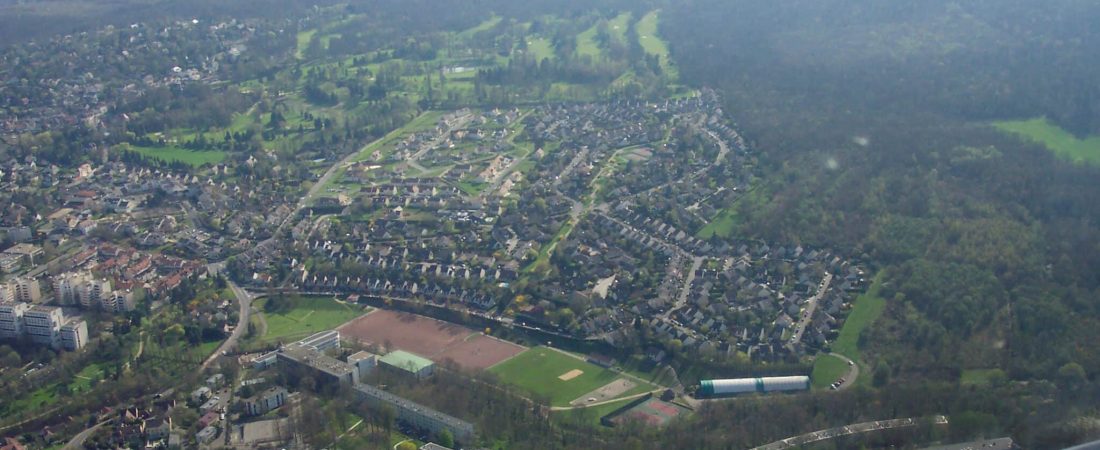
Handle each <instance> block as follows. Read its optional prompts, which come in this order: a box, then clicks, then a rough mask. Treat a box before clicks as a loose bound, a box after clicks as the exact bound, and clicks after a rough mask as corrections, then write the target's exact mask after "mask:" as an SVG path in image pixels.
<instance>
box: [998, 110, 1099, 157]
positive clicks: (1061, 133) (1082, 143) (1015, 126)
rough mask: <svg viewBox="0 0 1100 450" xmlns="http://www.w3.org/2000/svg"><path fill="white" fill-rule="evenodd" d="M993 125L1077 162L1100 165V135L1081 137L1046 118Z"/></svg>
mask: <svg viewBox="0 0 1100 450" xmlns="http://www.w3.org/2000/svg"><path fill="white" fill-rule="evenodd" d="M993 126H995V127H997V129H1000V130H1002V131H1006V132H1009V133H1013V134H1017V135H1020V136H1023V137H1025V138H1028V139H1031V140H1034V141H1036V142H1039V143H1040V144H1043V145H1044V146H1046V148H1048V149H1050V151H1052V152H1054V154H1056V155H1058V156H1059V157H1062V158H1065V159H1067V160H1070V161H1073V162H1074V163H1075V164H1086V163H1087V164H1093V165H1098V166H1100V136H1089V137H1088V138H1087V139H1079V138H1077V136H1074V135H1073V134H1070V133H1069V132H1068V131H1066V130H1063V129H1061V128H1060V127H1058V126H1057V125H1055V124H1053V123H1051V122H1050V121H1049V120H1047V119H1045V118H1042V119H1031V120H1019V121H1007V122H996V123H994V124H993Z"/></svg>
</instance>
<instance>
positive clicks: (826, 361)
mask: <svg viewBox="0 0 1100 450" xmlns="http://www.w3.org/2000/svg"><path fill="white" fill-rule="evenodd" d="M846 373H848V363H847V362H845V361H844V360H843V359H840V358H837V357H836V356H833V355H830V354H828V353H821V354H819V355H818V357H817V359H815V360H814V371H813V373H812V374H810V380H811V381H812V383H813V387H814V389H828V388H829V385H830V384H832V383H833V382H834V381H836V380H837V379H839V378H840V377H842V376H844V374H846Z"/></svg>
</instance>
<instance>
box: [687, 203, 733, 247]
mask: <svg viewBox="0 0 1100 450" xmlns="http://www.w3.org/2000/svg"><path fill="white" fill-rule="evenodd" d="M736 226H737V212H736V211H734V209H733V208H732V207H731V208H727V209H723V210H722V212H720V213H718V217H715V218H714V220H712V221H710V223H708V224H707V226H705V227H703V229H701V230H699V232H698V233H695V236H696V237H698V238H699V239H710V238H711V237H712V236H714V235H718V237H722V238H728V237H730V235H731V234H733V229H734V228H735V227H736Z"/></svg>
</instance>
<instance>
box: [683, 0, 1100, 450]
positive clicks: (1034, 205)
mask: <svg viewBox="0 0 1100 450" xmlns="http://www.w3.org/2000/svg"><path fill="white" fill-rule="evenodd" d="M850 3H851V2H838V1H826V2H818V1H813V2H809V1H806V2H801V1H795V2H785V3H783V4H767V5H763V4H758V3H754V2H726V1H706V0H703V1H693V2H687V3H685V4H684V5H683V7H680V8H676V9H674V10H670V11H669V12H670V13H671V14H668V15H667V16H665V17H666V18H667V21H666V22H665V24H664V28H663V29H662V31H664V32H665V33H666V35H667V36H668V37H669V38H670V40H671V41H672V45H673V51H674V54H675V56H676V57H677V60H678V62H679V63H680V64H681V70H682V73H683V75H684V76H685V77H686V78H687V79H688V80H690V81H691V82H694V83H698V84H706V85H713V86H717V87H720V88H721V89H722V90H723V92H724V93H725V94H726V99H727V102H728V106H729V107H728V108H727V109H728V110H729V111H731V113H732V114H733V116H734V118H735V120H737V121H739V123H740V125H741V126H742V127H743V128H744V131H745V132H746V135H747V137H748V138H749V139H750V140H752V141H753V143H754V145H755V147H756V148H758V149H759V150H760V152H761V153H760V154H761V163H762V164H764V165H765V166H766V167H768V170H769V172H770V173H771V174H770V175H769V176H768V177H766V180H765V181H764V183H763V185H762V187H763V188H764V189H765V192H766V195H760V196H751V197H747V198H746V199H745V201H743V202H741V203H740V204H739V205H738V207H737V213H738V214H737V217H738V218H739V219H740V222H739V231H740V233H739V234H741V235H745V236H755V237H764V238H769V239H779V240H787V241H799V242H806V243H810V244H813V245H823V246H829V247H833V248H838V249H849V251H850V252H852V253H853V254H865V255H867V256H869V257H870V259H871V260H872V261H875V262H876V263H877V264H878V265H879V267H880V268H881V269H882V270H884V271H885V278H884V280H885V282H884V286H883V292H884V293H885V295H886V297H887V298H888V300H890V302H889V306H888V308H887V313H886V315H885V316H884V320H882V321H880V322H879V323H878V325H877V326H875V327H872V329H871V330H870V332H868V333H866V334H865V335H864V336H862V337H861V341H862V342H863V343H864V345H865V346H866V347H867V348H869V349H870V350H871V352H872V353H873V355H874V358H876V359H878V360H879V362H880V363H882V364H885V365H886V366H888V367H890V368H891V369H892V371H893V374H894V377H893V384H892V386H893V385H911V384H912V383H919V382H923V381H929V380H939V381H942V382H955V381H957V379H958V377H959V374H960V373H961V372H962V371H963V370H967V369H980V368H991V367H999V368H1002V369H1004V370H1005V371H1006V372H1007V374H1008V377H1009V379H1011V380H1014V381H1020V382H1029V383H1032V384H1031V386H1035V384H1034V383H1036V382H1039V380H1049V381H1057V380H1059V377H1063V378H1062V382H1066V379H1068V378H1065V377H1069V378H1076V379H1078V380H1079V381H1081V382H1084V381H1085V380H1086V379H1090V380H1092V382H1094V383H1095V380H1096V377H1097V376H1098V375H1100V355H1098V354H1097V353H1096V352H1095V350H1094V349H1095V344H1094V343H1095V341H1096V338H1097V332H1098V331H1097V330H1100V321H1098V315H1100V302H1098V301H1097V299H1098V298H1100V278H1098V274H1100V273H1098V272H1097V271H1096V268H1097V267H1098V266H1100V260H1098V259H1097V258H1098V256H1097V255H1100V253H1098V252H1097V250H1098V249H1100V229H1098V224H1100V209H1098V208H1097V207H1096V205H1097V201H1096V199H1097V198H1100V184H1098V183H1097V182H1096V179H1097V175H1100V174H1098V173H1097V170H1096V169H1095V168H1089V167H1082V166H1075V165H1072V164H1070V163H1068V162H1065V161H1063V160H1059V159H1056V158H1055V157H1054V156H1053V155H1052V154H1051V153H1050V152H1048V151H1047V150H1045V149H1044V148H1042V147H1041V146H1039V145H1037V144H1034V143H1030V142H1024V141H1021V140H1019V139H1016V138H1014V137H1010V136H1005V135H1003V134H1001V133H999V132H997V131H995V130H993V129H992V128H991V127H989V126H988V125H987V121H989V120H993V119H1004V118H1016V117H1033V116H1042V115H1046V116H1047V117H1049V118H1051V119H1052V120H1053V121H1055V122H1057V123H1058V124H1059V125H1061V126H1062V127H1064V128H1066V129H1069V130H1071V131H1073V132H1074V133H1077V134H1078V135H1085V134H1089V133H1092V134H1095V133H1096V132H1097V131H1100V128H1098V127H1097V124H1098V120H1100V114H1097V111H1096V109H1095V107H1096V106H1097V105H1098V101H1100V98H1098V97H1097V94H1096V89H1095V83H1091V82H1086V81H1085V80H1095V79H1096V74H1097V73H1098V71H1100V65H1097V62H1096V59H1095V58H1091V57H1088V56H1087V55H1094V54H1096V52H1097V51H1100V36H1098V35H1097V34H1096V30H1095V27H1091V25H1090V24H1092V23H1095V21H1096V17H1097V14H1100V9H1097V8H1096V7H1095V6H1094V5H1086V4H1084V3H1080V2H1068V1H1067V2H1060V1H1056V2H1028V1H1012V2H1004V1H998V2H967V3H966V4H965V5H960V4H958V3H953V2H939V1H932V2H863V3H861V4H860V5H858V6H854V5H851V4H850ZM702 11H707V13H706V14H702V13H701V12H702ZM1086 84H1087V85H1088V86H1086ZM1074 374H1075V375H1074ZM1062 387H1063V389H1067V388H1066V385H1065V384H1063V385H1062ZM1025 392H1026V391H1025ZM1025 392H1018V393H1017V394H1016V395H1008V396H1006V397H1005V398H1004V400H1003V401H1004V405H1003V406H1006V407H1009V408H1011V406H1009V405H1012V404H1015V402H1017V401H1023V400H1022V399H1023V398H1026V397H1028V396H1030V395H1043V394H1040V393H1038V392H1026V393H1025ZM1094 400H1095V397H1088V396H1086V397H1074V396H1060V398H1059V399H1058V400H1057V401H1058V402H1059V403H1060V404H1061V406H1062V408H1059V409H1058V410H1051V411H1046V412H1047V413H1050V414H1051V415H1050V416H1047V415H1043V414H1042V412H1037V411H1029V412H1030V413H1031V417H1029V418H1026V419H1025V417H1027V416H1028V414H1023V411H1022V410H1019V411H1017V412H1016V413H1008V414H995V416H996V419H997V420H998V421H999V423H1000V424H1001V426H1002V427H1001V428H1000V429H999V430H998V431H1003V432H1014V433H1020V434H1023V435H1024V436H1028V437H1034V435H1031V434H1029V433H1034V432H1035V429H1036V428H1038V427H1039V424H1043V426H1050V427H1055V426H1058V425H1057V424H1058V421H1059V420H1065V419H1068V418H1071V417H1074V416H1075V415H1079V414H1080V415H1095V414H1096V413H1097V411H1096V410H1095V407H1096V403H1095V401H1094ZM941 408H942V407H941ZM928 412H931V411H928ZM987 412H988V411H987ZM1025 429H1027V430H1028V431H1024V430H1025ZM1096 432H1097V430H1092V433H1096ZM1025 442H1026V441H1025ZM1067 442H1071V440H1067ZM1033 443H1034V444H1038V442H1033ZM1045 444H1046V445H1041V447H1045V446H1047V445H1054V444H1051V443H1045Z"/></svg>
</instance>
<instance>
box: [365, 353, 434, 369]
mask: <svg viewBox="0 0 1100 450" xmlns="http://www.w3.org/2000/svg"><path fill="white" fill-rule="evenodd" d="M378 361H379V362H382V363H385V364H386V365H389V366H393V367H397V368H399V369H403V370H408V371H409V372H419V371H421V370H423V369H424V368H426V367H430V366H431V365H432V364H434V363H433V362H432V361H431V360H429V359H427V358H423V357H420V356H417V355H414V354H412V353H409V352H406V351H402V350H397V351H395V352H391V353H390V354H388V355H386V356H383V357H381V358H379V359H378Z"/></svg>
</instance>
